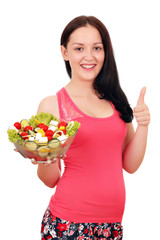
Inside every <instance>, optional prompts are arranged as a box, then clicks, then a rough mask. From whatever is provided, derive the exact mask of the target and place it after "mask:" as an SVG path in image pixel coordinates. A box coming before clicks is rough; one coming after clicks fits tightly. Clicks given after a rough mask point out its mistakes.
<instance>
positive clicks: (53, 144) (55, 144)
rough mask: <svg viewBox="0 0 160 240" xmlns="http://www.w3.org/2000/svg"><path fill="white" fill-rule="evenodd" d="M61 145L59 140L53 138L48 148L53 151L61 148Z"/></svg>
mask: <svg viewBox="0 0 160 240" xmlns="http://www.w3.org/2000/svg"><path fill="white" fill-rule="evenodd" d="M59 145H60V141H59V140H58V139H57V138H53V139H52V140H50V141H49V142H48V147H50V148H52V149H53V148H57V147H59Z"/></svg>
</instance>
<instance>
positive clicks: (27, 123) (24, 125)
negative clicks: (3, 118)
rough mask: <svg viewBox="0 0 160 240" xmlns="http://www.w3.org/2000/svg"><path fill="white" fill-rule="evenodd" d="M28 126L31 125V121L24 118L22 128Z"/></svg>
mask: <svg viewBox="0 0 160 240" xmlns="http://www.w3.org/2000/svg"><path fill="white" fill-rule="evenodd" d="M26 126H29V122H28V121H27V120H26V119H23V120H22V121H21V128H25V127H26Z"/></svg>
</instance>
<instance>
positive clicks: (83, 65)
mask: <svg viewBox="0 0 160 240" xmlns="http://www.w3.org/2000/svg"><path fill="white" fill-rule="evenodd" d="M95 66H96V64H82V65H81V67H82V68H84V69H92V68H94V67H95Z"/></svg>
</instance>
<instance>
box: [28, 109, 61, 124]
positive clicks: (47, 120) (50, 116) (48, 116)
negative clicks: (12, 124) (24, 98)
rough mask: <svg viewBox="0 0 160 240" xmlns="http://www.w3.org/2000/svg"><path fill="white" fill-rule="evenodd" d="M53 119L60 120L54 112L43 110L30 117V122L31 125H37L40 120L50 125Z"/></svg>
mask: <svg viewBox="0 0 160 240" xmlns="http://www.w3.org/2000/svg"><path fill="white" fill-rule="evenodd" d="M35 120H36V121H35ZM51 120H54V121H58V119H57V118H56V117H55V116H53V114H50V113H44V112H41V113H39V114H37V115H35V116H32V117H31V118H30V119H29V124H30V125H31V126H35V125H36V126H37V125H38V122H40V123H44V124H46V125H48V124H49V123H50V121H51Z"/></svg>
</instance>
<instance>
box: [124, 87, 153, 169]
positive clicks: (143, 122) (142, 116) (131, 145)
mask: <svg viewBox="0 0 160 240" xmlns="http://www.w3.org/2000/svg"><path fill="white" fill-rule="evenodd" d="M144 95H145V89H144V88H143V89H142V91H141V94H140V97H139V99H138V102H137V106H136V107H135V108H134V116H135V118H136V120H137V123H138V126H137V129H136V131H135V132H134V128H133V125H132V124H131V123H130V124H128V125H127V136H126V139H125V141H124V151H123V168H124V169H125V170H126V171H127V172H129V173H134V172H135V171H136V170H137V169H138V168H139V166H140V165H141V163H142V161H143V158H144V155H145V151H146V145H147V136H148V124H149V122H150V114H149V110H148V107H147V106H146V104H145V103H144Z"/></svg>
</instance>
